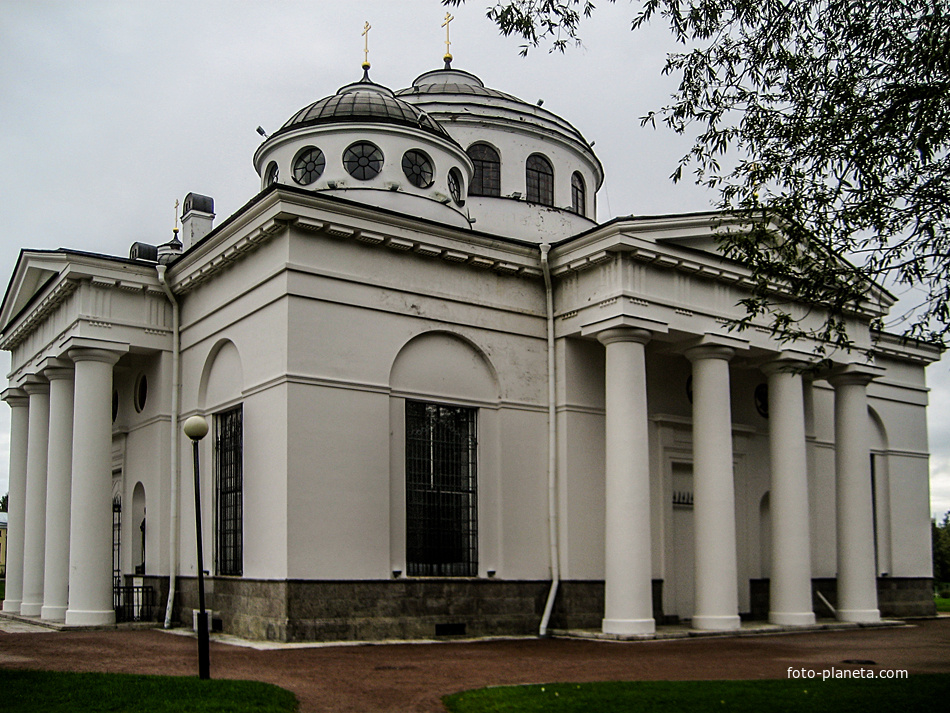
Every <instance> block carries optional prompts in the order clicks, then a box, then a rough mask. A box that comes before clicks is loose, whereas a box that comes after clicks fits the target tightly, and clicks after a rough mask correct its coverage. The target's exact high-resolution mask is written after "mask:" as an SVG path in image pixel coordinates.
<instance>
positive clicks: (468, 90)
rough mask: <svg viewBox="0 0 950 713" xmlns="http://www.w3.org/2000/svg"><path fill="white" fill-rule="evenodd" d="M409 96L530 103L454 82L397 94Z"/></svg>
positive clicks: (507, 95)
mask: <svg viewBox="0 0 950 713" xmlns="http://www.w3.org/2000/svg"><path fill="white" fill-rule="evenodd" d="M407 94H410V95H411V94H470V95H472V96H479V97H495V98H497V99H508V100H509V101H513V102H519V103H521V104H527V103H528V102H526V101H524V100H523V99H519V98H518V97H516V96H512V95H511V94H505V93H504V92H499V91H498V90H497V89H489V88H488V87H484V86H480V85H478V84H458V83H453V82H449V83H447V84H440V83H431V84H415V85H413V86H411V87H409V88H408V89H400V90H399V91H398V92H396V96H397V97H398V96H405V95H407Z"/></svg>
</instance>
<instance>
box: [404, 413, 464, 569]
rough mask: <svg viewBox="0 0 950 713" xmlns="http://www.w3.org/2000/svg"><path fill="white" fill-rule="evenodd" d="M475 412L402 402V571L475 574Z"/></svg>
mask: <svg viewBox="0 0 950 713" xmlns="http://www.w3.org/2000/svg"><path fill="white" fill-rule="evenodd" d="M476 445H477V443H476V438H475V409H473V408H464V407H459V406H444V405H441V404H433V403H425V402H422V401H407V402H406V560H407V563H406V567H407V574H408V575H409V576H413V577H474V576H476V575H477V574H478V508H477V493H476V484H477V471H476V455H475V454H476Z"/></svg>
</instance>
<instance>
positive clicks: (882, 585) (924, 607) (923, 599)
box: [749, 577, 936, 621]
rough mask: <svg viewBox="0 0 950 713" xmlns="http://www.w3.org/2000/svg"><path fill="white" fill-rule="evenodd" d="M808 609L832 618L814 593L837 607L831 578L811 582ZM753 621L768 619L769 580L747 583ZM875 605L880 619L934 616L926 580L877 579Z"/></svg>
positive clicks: (820, 578) (934, 611)
mask: <svg viewBox="0 0 950 713" xmlns="http://www.w3.org/2000/svg"><path fill="white" fill-rule="evenodd" d="M811 583H812V607H813V610H814V612H815V615H816V616H818V617H819V618H822V619H824V618H829V617H831V616H833V614H832V612H831V610H829V609H828V606H827V605H826V604H825V603H824V602H823V601H822V600H821V598H820V597H818V595H817V594H816V593H815V592H821V593H822V595H824V597H825V599H827V600H828V603H829V604H831V606H833V607H834V606H837V604H838V590H837V580H836V579H835V578H834V577H819V578H815V579H812V581H811ZM749 593H750V603H751V609H752V611H751V615H750V618H751V619H753V620H760V621H764V620H767V619H768V618H769V580H767V579H752V580H750V581H749ZM877 603H878V609H880V611H881V616H883V617H914V616H934V615H935V614H936V607H935V605H934V598H933V580H932V579H931V578H929V577H878V580H877Z"/></svg>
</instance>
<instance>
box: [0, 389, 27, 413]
mask: <svg viewBox="0 0 950 713" xmlns="http://www.w3.org/2000/svg"><path fill="white" fill-rule="evenodd" d="M0 399H3V400H4V401H6V402H7V405H8V406H9V407H10V408H17V407H20V406H29V405H30V397H29V396H28V395H27V393H26V392H25V391H24V390H23V389H18V388H16V387H10V388H7V389H4V390H3V391H2V392H0Z"/></svg>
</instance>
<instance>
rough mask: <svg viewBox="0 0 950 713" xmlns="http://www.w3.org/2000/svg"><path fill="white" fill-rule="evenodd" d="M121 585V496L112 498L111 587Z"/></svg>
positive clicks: (115, 587)
mask: <svg viewBox="0 0 950 713" xmlns="http://www.w3.org/2000/svg"><path fill="white" fill-rule="evenodd" d="M121 586H122V496H121V495H115V496H113V498H112V589H113V591H115V590H116V589H117V588H118V587H121Z"/></svg>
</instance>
